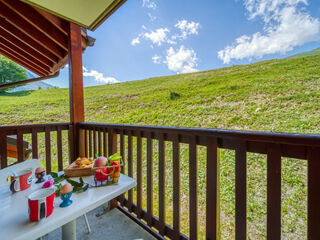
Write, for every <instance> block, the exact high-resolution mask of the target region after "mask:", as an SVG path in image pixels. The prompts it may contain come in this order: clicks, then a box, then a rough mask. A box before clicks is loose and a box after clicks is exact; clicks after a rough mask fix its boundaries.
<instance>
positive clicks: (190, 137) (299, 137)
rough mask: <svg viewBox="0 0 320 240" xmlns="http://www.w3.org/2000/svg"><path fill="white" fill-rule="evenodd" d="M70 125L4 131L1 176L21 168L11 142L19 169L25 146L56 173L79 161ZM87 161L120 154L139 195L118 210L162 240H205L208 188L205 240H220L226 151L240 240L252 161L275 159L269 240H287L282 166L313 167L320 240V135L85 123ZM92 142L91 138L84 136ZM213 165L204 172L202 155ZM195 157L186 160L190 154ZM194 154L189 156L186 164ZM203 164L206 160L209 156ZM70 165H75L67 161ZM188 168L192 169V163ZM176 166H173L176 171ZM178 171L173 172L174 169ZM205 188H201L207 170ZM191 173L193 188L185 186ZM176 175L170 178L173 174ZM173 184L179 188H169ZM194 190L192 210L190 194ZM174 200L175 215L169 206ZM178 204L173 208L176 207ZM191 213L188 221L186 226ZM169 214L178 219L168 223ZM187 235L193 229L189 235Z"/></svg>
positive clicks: (311, 211)
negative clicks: (230, 157)
mask: <svg viewBox="0 0 320 240" xmlns="http://www.w3.org/2000/svg"><path fill="white" fill-rule="evenodd" d="M73 128H74V127H73V126H72V125H70V124H69V123H58V124H37V125H26V126H1V127H0V157H1V162H0V163H1V168H4V167H6V166H8V164H12V163H14V161H15V160H14V159H10V158H8V157H7V144H6V142H7V136H8V135H16V136H17V148H18V162H21V161H23V139H24V138H25V139H26V140H28V141H29V143H30V144H31V145H32V157H33V158H40V159H42V160H43V162H44V163H45V165H46V171H47V173H49V172H50V171H51V170H52V169H53V168H54V170H62V169H63V168H64V167H65V165H66V164H68V162H69V161H70V159H71V160H74V157H73V156H75V155H79V154H80V153H79V154H74V153H73V149H74V148H73V142H72V139H73V137H72V134H73V133H74V131H73ZM76 131H80V134H79V135H80V136H84V142H80V146H81V145H83V153H82V154H84V155H86V156H94V154H95V153H97V154H98V155H105V156H109V155H110V154H112V153H115V152H120V153H121V155H122V156H123V157H124V159H125V162H126V166H125V167H124V168H123V169H122V172H123V173H125V174H127V175H129V176H131V177H133V178H135V179H136V181H137V187H136V188H135V189H133V190H130V191H129V192H128V193H127V194H125V195H123V196H121V197H119V198H118V200H119V202H120V205H119V206H118V208H119V209H120V210H121V211H122V212H124V213H125V214H126V215H127V216H128V217H130V218H131V219H133V220H134V221H136V222H137V223H138V224H139V225H141V226H142V227H144V228H145V229H146V230H147V231H149V232H150V233H151V234H153V235H154V236H155V237H157V238H158V239H163V238H164V237H167V238H170V239H199V238H204V237H199V229H200V227H199V225H198V222H199V220H200V219H199V217H198V216H199V214H198V213H199V201H200V199H199V193H200V191H203V190H204V189H203V188H205V191H206V193H205V204H206V206H205V218H206V220H205V225H206V226H205V234H204V235H205V236H206V239H217V238H218V236H219V234H220V233H219V219H220V215H219V214H220V212H219V209H220V208H219V188H220V186H219V164H218V163H219V151H220V149H231V150H233V151H235V238H236V239H246V238H247V155H248V153H257V154H266V155H267V239H280V238H281V158H283V157H288V158H295V159H302V160H307V166H308V173H307V178H308V184H307V185H308V186H307V189H308V193H307V198H308V206H307V207H308V210H307V211H308V214H307V215H308V217H307V226H305V227H306V229H307V234H308V236H307V238H308V239H320V204H319V203H320V187H319V186H320V174H319V171H320V135H310V134H309V135H306V134H282V133H264V132H244V131H228V130H217V129H195V128H170V127H149V126H132V125H130V126H129V125H114V124H94V123H80V124H78V126H77V129H76ZM83 134H84V135H83ZM200 148H201V149H202V150H204V151H202V152H201V154H205V161H204V162H202V163H201V164H198V162H199V161H198V160H199V158H200V154H199V149H200ZM185 149H187V151H185V152H184V155H183V150H185ZM186 153H187V156H185V155H186ZM201 156H202V155H201ZM65 159H67V161H65ZM186 160H187V162H186ZM168 163H170V166H168ZM169 168H170V169H169ZM200 168H202V170H203V171H204V172H205V186H204V187H198V185H199V169H200ZM182 169H184V171H185V169H187V172H188V181H187V182H188V184H187V187H185V185H183V184H185V183H183V182H182V181H181V179H182V178H183V177H184V176H183V175H184V171H182ZM169 170H170V171H169ZM168 179H170V184H171V187H170V189H169V188H168ZM185 188H188V198H189V199H188V206H184V205H182V204H181V203H182V199H181V197H182V194H181V192H182V191H185V190H186V189H185ZM168 195H171V197H170V208H169V206H168V205H169V202H168V199H167V197H168ZM171 200H172V202H171ZM185 209H187V210H188V219H187V220H186V219H185V220H184V221H183V222H181V219H182V217H184V216H183V213H184V212H185ZM168 211H169V212H170V214H171V215H172V219H170V221H168V215H169V214H168ZM183 229H188V232H185V231H184V234H183V233H182V232H183Z"/></svg>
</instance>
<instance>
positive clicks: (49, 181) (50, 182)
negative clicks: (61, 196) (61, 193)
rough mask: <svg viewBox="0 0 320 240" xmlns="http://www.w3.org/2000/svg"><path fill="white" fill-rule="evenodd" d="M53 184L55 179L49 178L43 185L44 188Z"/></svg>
mask: <svg viewBox="0 0 320 240" xmlns="http://www.w3.org/2000/svg"><path fill="white" fill-rule="evenodd" d="M52 185H53V180H52V179H51V180H47V181H45V182H44V184H43V185H42V188H49V187H51V186H52Z"/></svg>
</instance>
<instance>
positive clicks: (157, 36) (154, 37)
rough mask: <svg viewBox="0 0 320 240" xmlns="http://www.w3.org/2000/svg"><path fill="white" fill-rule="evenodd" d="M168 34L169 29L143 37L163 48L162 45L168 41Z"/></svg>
mask: <svg viewBox="0 0 320 240" xmlns="http://www.w3.org/2000/svg"><path fill="white" fill-rule="evenodd" d="M168 32H169V29H168V28H158V29H156V30H155V31H151V32H150V33H144V34H143V36H144V37H145V38H146V39H149V40H151V42H152V43H153V44H157V45H158V46H161V44H162V43H163V42H165V41H166V39H167V33H168Z"/></svg>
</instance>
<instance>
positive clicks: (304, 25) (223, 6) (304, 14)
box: [46, 0, 320, 87]
mask: <svg viewBox="0 0 320 240" xmlns="http://www.w3.org/2000/svg"><path fill="white" fill-rule="evenodd" d="M88 33H89V35H90V36H92V37H94V38H96V43H95V46H94V47H90V48H87V50H86V52H85V53H84V55H83V65H84V67H85V68H84V85H85V86H93V85H100V84H106V83H112V82H123V81H131V80H138V79H145V78H149V77H154V76H164V75H172V74H177V73H185V72H194V71H203V70H208V69H213V68H220V67H225V66H230V65H235V64H247V63H251V62H256V61H261V60H265V59H272V58H281V57H285V56H289V55H293V54H295V53H298V52H303V51H308V50H312V49H314V48H317V47H320V1H319V0H224V1H221V0H201V1H194V0H174V1H172V0H130V1H127V2H126V3H125V4H124V5H123V6H122V7H121V8H120V9H119V10H118V11H117V12H116V13H115V14H113V15H112V16H111V17H110V18H109V19H108V20H107V21H106V22H104V23H103V24H102V25H101V26H100V27H99V28H98V29H97V30H96V31H94V32H88ZM46 82H47V83H50V84H52V85H55V86H59V87H68V68H67V67H66V68H64V69H63V70H62V71H61V75H60V76H59V78H56V79H52V80H46Z"/></svg>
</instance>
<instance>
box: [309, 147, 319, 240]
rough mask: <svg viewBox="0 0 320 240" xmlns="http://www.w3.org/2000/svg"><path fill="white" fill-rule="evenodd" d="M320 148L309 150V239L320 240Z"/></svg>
mask: <svg viewBox="0 0 320 240" xmlns="http://www.w3.org/2000/svg"><path fill="white" fill-rule="evenodd" d="M319 169H320V148H319V147H318V148H315V147H314V148H312V147H310V148H308V239H309V240H318V239H320V187H319V186H320V174H319Z"/></svg>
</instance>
